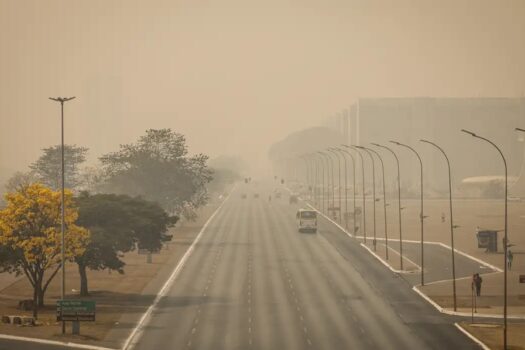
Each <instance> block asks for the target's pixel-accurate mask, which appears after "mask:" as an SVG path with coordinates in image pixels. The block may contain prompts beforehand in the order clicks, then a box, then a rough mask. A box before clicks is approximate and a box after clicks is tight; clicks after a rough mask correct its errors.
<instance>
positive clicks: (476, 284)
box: [472, 273, 483, 297]
mask: <svg viewBox="0 0 525 350" xmlns="http://www.w3.org/2000/svg"><path fill="white" fill-rule="evenodd" d="M481 282H483V279H482V278H481V276H480V275H479V273H475V274H474V275H473V276H472V288H475V289H476V295H477V296H478V297H479V296H480V295H481Z"/></svg>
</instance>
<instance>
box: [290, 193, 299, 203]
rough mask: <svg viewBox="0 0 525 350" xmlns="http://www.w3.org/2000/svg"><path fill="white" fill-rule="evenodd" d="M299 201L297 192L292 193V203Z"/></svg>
mask: <svg viewBox="0 0 525 350" xmlns="http://www.w3.org/2000/svg"><path fill="white" fill-rule="evenodd" d="M298 201H299V198H298V197H297V195H295V194H292V195H290V204H294V203H297V202H298Z"/></svg>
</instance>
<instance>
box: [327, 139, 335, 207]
mask: <svg viewBox="0 0 525 350" xmlns="http://www.w3.org/2000/svg"><path fill="white" fill-rule="evenodd" d="M326 152H328V153H325V154H326V158H327V159H328V162H329V163H330V171H331V178H332V214H333V213H334V212H335V180H334V163H333V160H334V159H333V158H332V157H331V154H333V153H332V152H331V151H330V149H326ZM328 212H330V205H328ZM328 217H330V214H328Z"/></svg>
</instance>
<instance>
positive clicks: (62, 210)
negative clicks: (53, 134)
mask: <svg viewBox="0 0 525 350" xmlns="http://www.w3.org/2000/svg"><path fill="white" fill-rule="evenodd" d="M74 98H75V97H74V96H73V97H50V98H49V99H50V100H53V101H55V102H60V129H61V132H60V134H61V158H62V159H61V167H62V169H61V175H62V184H61V185H62V194H61V204H60V216H61V220H60V232H61V247H60V256H61V262H62V266H61V269H62V292H61V294H60V296H61V299H62V300H64V299H65V298H66V248H65V247H66V239H65V230H66V223H65V178H66V176H65V170H64V102H67V101H71V100H72V99H74ZM65 333H66V323H65V322H64V321H62V334H65Z"/></svg>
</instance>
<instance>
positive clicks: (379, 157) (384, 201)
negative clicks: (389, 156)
mask: <svg viewBox="0 0 525 350" xmlns="http://www.w3.org/2000/svg"><path fill="white" fill-rule="evenodd" d="M367 150H369V151H370V152H372V153H374V154H375V155H376V156H377V158H378V159H379V162H380V163H381V172H382V174H383V211H384V214H385V255H386V260H388V228H387V220H386V190H385V164H384V163H383V158H381V155H380V154H379V153H378V152H377V151H376V150H373V149H371V148H367Z"/></svg>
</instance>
